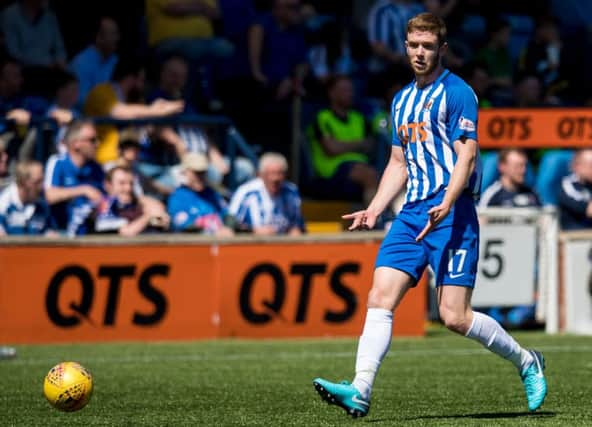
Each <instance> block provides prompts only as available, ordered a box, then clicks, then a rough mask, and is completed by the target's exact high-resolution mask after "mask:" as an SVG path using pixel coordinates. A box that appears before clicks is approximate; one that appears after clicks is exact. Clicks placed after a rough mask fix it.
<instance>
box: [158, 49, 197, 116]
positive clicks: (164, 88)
mask: <svg viewBox="0 0 592 427" xmlns="http://www.w3.org/2000/svg"><path fill="white" fill-rule="evenodd" d="M188 74H189V65H188V64H187V61H186V60H185V58H183V57H182V56H178V55H173V56H170V57H168V58H167V59H165V60H164V61H163V62H162V64H161V66H160V74H159V78H158V86H157V87H156V88H155V89H154V90H153V91H152V92H151V94H150V96H149V97H148V101H154V100H156V99H159V98H160V99H166V100H168V101H184V102H185V108H184V110H183V112H184V113H185V114H195V113H197V108H195V106H194V105H193V103H192V102H191V99H188V97H187V94H186V93H185V89H186V87H187V76H188Z"/></svg>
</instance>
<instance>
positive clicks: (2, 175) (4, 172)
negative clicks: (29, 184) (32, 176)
mask: <svg viewBox="0 0 592 427" xmlns="http://www.w3.org/2000/svg"><path fill="white" fill-rule="evenodd" d="M10 139H12V134H11V133H4V134H2V135H0V191H2V190H4V189H5V188H6V187H8V186H9V185H10V184H11V183H12V176H10V167H9V163H8V153H7V152H6V147H7V146H8V142H9V140H10Z"/></svg>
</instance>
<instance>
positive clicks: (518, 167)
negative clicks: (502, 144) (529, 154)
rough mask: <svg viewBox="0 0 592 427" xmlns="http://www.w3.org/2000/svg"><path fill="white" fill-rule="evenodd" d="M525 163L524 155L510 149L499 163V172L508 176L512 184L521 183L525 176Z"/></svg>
mask: <svg viewBox="0 0 592 427" xmlns="http://www.w3.org/2000/svg"><path fill="white" fill-rule="evenodd" d="M526 163H527V158H526V156H524V155H523V154H521V153H516V152H513V151H512V152H510V153H509V154H508V156H507V157H506V161H505V162H502V163H500V173H501V175H503V176H505V177H507V178H509V179H510V181H511V182H512V183H513V184H515V185H522V184H524V177H525V176H526Z"/></svg>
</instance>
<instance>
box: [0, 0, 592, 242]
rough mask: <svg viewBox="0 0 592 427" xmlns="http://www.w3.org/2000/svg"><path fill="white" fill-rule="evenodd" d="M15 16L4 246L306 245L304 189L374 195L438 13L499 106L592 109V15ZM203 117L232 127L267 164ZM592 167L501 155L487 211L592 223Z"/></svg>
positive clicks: (456, 10) (1, 101)
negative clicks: (50, 240) (412, 63)
mask: <svg viewBox="0 0 592 427" xmlns="http://www.w3.org/2000/svg"><path fill="white" fill-rule="evenodd" d="M0 3H1V5H2V6H4V7H3V9H2V11H1V15H0V30H1V33H2V38H1V40H0V114H2V115H3V120H2V121H0V186H1V187H2V193H1V194H0V233H2V234H48V235H54V234H67V235H70V236H75V235H83V234H90V233H119V234H121V235H126V236H130V235H135V234H139V233H146V232H162V231H174V232H182V231H185V232H186V231H198V232H204V233H208V234H212V235H219V236H230V235H233V234H234V233H237V232H253V233H257V234H266V235H267V234H298V233H302V232H305V230H306V227H305V221H306V218H303V217H302V213H301V203H302V202H301V195H300V192H302V194H303V197H309V198H317V199H321V200H322V199H335V198H339V199H344V200H350V201H354V202H362V201H367V200H369V199H371V197H372V196H373V192H374V191H375V190H376V186H377V183H378V179H379V176H380V172H381V168H382V167H383V166H384V162H385V159H386V156H388V149H389V148H388V147H389V138H390V137H389V132H390V130H389V122H390V120H389V108H390V100H391V99H392V96H393V94H394V93H395V92H396V91H397V90H399V89H400V88H401V87H402V86H403V85H405V84H407V83H408V82H409V81H410V76H411V73H410V69H409V68H408V65H407V63H406V60H405V46H404V40H405V23H406V21H407V20H408V19H409V18H410V17H411V16H413V15H415V14H416V13H419V12H421V11H426V10H427V11H430V12H433V13H436V14H438V15H440V16H442V17H443V18H444V19H445V20H446V21H447V23H448V28H449V34H448V43H449V47H450V49H449V54H448V56H447V58H446V66H447V67H448V68H449V69H450V70H451V71H453V72H455V73H457V74H459V75H460V76H461V77H463V78H465V79H466V80H467V82H469V84H470V85H471V86H472V87H473V89H474V91H475V92H476V94H477V95H478V96H479V103H480V107H481V108H489V107H518V108H520V107H548V106H589V105H592V90H591V89H592V87H591V84H592V83H591V82H590V79H589V75H590V74H592V62H591V61H590V57H589V56H586V55H584V56H582V55H581V52H582V51H587V50H588V49H590V48H591V47H592V46H590V45H591V44H592V43H591V42H590V40H591V38H590V37H589V35H590V32H589V29H590V28H592V5H590V4H589V2H580V1H577V0H562V1H561V2H559V1H557V0H547V1H539V2H529V1H516V0H514V1H509V0H507V1H506V0H500V1H496V2H490V1H486V0H423V1H419V0H418V1H414V0H377V1H374V2H371V1H362V0H350V1H337V0H319V1H314V0H267V1H262V0H261V1H257V0H145V1H129V2H125V3H122V2H115V1H105V2H101V4H100V5H99V4H96V5H86V3H87V2H75V3H73V2H67V1H49V2H48V1H45V0H17V1H2V2H0ZM78 3H79V4H78ZM87 6H88V7H87ZM195 114H222V115H225V116H227V117H229V118H230V119H231V120H232V122H233V123H234V125H235V126H236V128H237V129H238V131H239V132H240V133H241V134H242V135H244V137H245V139H246V141H247V142H248V143H249V147H250V149H251V150H252V151H253V152H254V153H256V154H257V155H259V156H260V161H259V164H258V165H255V164H252V162H250V161H249V160H247V158H246V157H242V156H234V155H232V156H230V155H229V152H228V147H227V146H226V142H225V139H224V138H223V137H222V136H221V135H220V132H219V130H218V129H216V128H215V127H212V126H198V125H196V124H195V122H191V123H188V122H185V121H184V120H183V117H191V116H192V115H195ZM105 119H110V120H105ZM39 123H42V124H43V125H42V126H40V125H39ZM122 123H126V126H123V125H122ZM294 128H298V130H299V131H300V134H301V135H302V138H303V139H304V140H305V143H304V144H302V147H301V152H300V155H299V156H298V157H299V161H298V162H297V164H296V163H295V159H293V151H291V144H292V139H293V134H294ZM40 144H42V145H43V146H42V147H40V146H39V145H40ZM591 153H592V151H591V150H582V151H581V152H578V153H577V154H576V155H575V156H573V153H571V152H565V151H562V152H555V151H553V150H551V151H548V152H541V151H540V150H538V151H533V150H531V151H528V152H524V151H520V150H504V151H502V152H501V153H499V154H498V153H497V152H491V153H485V156H484V159H485V160H486V161H485V171H484V172H485V175H484V178H485V184H484V188H483V189H484V190H485V191H484V195H485V196H484V200H483V201H482V205H484V206H485V205H498V206H500V205H501V206H540V205H545V204H555V205H558V206H560V208H561V209H562V216H561V220H562V225H563V226H564V227H565V228H569V229H574V228H587V227H590V226H591V225H592V175H591V174H590V170H592V154H591ZM243 154H245V153H243ZM572 157H573V159H572ZM572 160H573V174H572V175H569V166H568V165H569V164H570V162H572ZM231 161H232V162H233V163H232V164H231ZM545 162H548V163H549V162H550V163H553V162H554V164H556V165H557V166H556V167H555V168H548V167H544V166H543V165H546V164H547V163H545ZM288 165H290V166H292V167H294V166H295V167H297V169H298V171H299V177H298V179H297V182H295V183H291V182H288V181H287V173H288ZM539 165H540V166H539ZM537 166H538V172H537ZM498 169H499V170H498ZM231 171H232V172H233V175H234V179H232V180H231V179H229V176H230V172H231ZM557 171H560V173H559V172H557ZM556 172H557V173H559V175H558V176H555V175H553V176H551V175H550V174H551V173H556ZM500 173H501V177H499V179H498V176H499V175H500ZM562 179H563V180H562ZM549 180H554V182H553V183H552V184H553V185H548V184H549ZM489 186H491V187H490V188H486V187H489ZM549 188H554V189H555V190H554V194H551V195H547V194H537V191H539V192H540V189H544V190H547V189H549Z"/></svg>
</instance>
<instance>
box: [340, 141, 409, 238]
mask: <svg viewBox="0 0 592 427" xmlns="http://www.w3.org/2000/svg"><path fill="white" fill-rule="evenodd" d="M406 182H407V167H406V164H405V156H404V154H403V148H402V147H401V146H398V145H393V147H392V149H391V157H390V159H389V162H388V164H387V165H386V169H385V170H384V173H383V174H382V178H381V179H380V184H379V185H378V190H377V191H376V194H375V195H374V198H373V199H372V201H371V202H370V205H368V207H367V208H366V209H365V210H363V211H357V212H354V213H351V214H347V215H343V216H342V218H343V219H351V220H353V222H352V224H351V226H350V227H349V228H348V229H349V230H358V229H366V228H368V229H371V228H373V227H374V225H375V224H376V219H377V218H378V217H379V216H380V214H381V213H382V212H383V211H384V210H385V209H386V207H387V205H388V204H389V203H390V202H391V200H392V199H393V198H394V197H395V196H396V195H397V194H399V192H400V191H401V189H402V188H403V186H404V185H405V183H406Z"/></svg>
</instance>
